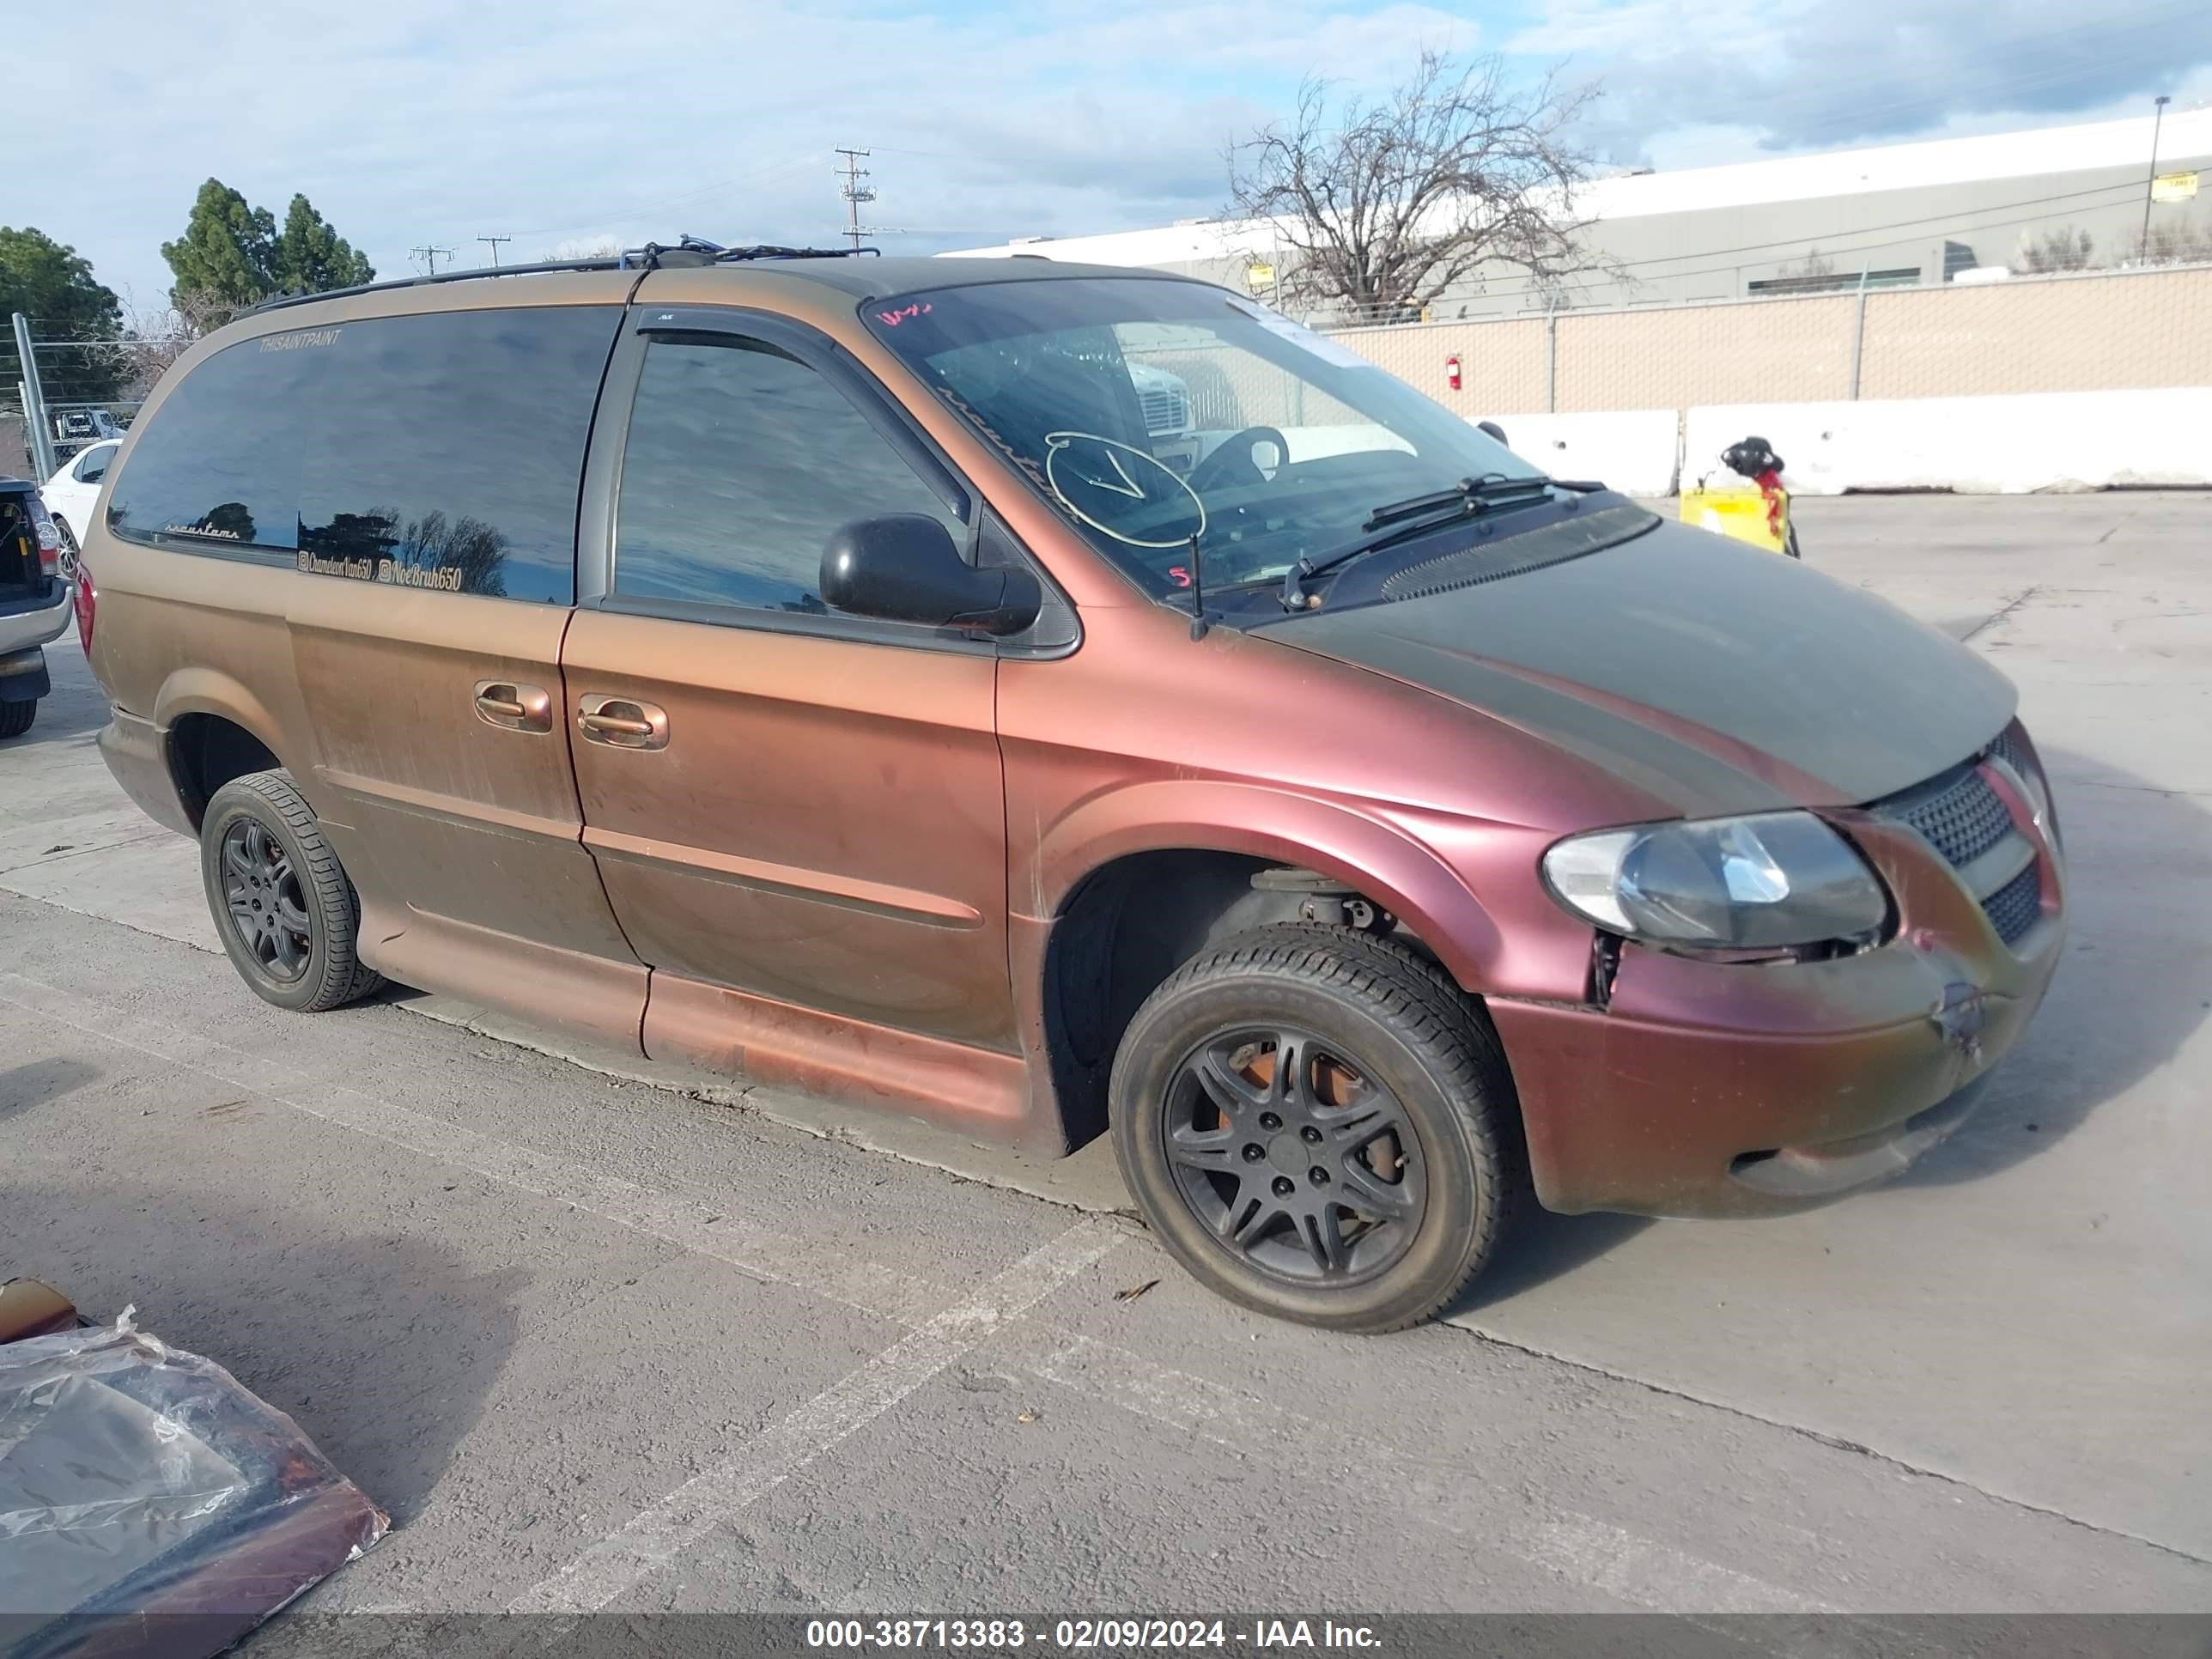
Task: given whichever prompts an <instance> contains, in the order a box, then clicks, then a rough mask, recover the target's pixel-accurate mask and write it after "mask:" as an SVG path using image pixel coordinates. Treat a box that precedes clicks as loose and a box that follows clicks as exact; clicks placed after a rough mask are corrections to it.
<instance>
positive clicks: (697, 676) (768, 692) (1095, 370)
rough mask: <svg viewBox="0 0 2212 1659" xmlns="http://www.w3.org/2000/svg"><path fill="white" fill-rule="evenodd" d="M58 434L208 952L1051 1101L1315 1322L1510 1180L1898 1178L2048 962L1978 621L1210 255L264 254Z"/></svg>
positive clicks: (1417, 1300)
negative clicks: (1709, 506)
mask: <svg viewBox="0 0 2212 1659" xmlns="http://www.w3.org/2000/svg"><path fill="white" fill-rule="evenodd" d="M755 252H759V251H755ZM1162 376H1171V377H1173V380H1174V381H1175V382H1176V383H1179V384H1180V385H1181V386H1182V387H1183V388H1184V396H1185V397H1186V398H1187V400H1188V405H1189V408H1190V410H1191V415H1190V419H1189V422H1188V424H1187V425H1183V423H1180V422H1178V423H1177V424H1178V425H1182V430H1180V431H1176V432H1175V433H1173V434H1171V435H1170V439H1168V440H1162V439H1161V438H1160V437H1159V436H1158V435H1157V434H1156V433H1155V431H1154V429H1153V428H1154V427H1155V426H1156V425H1157V424H1158V422H1150V421H1148V420H1147V418H1146V404H1145V399H1144V397H1143V396H1142V395H1141V388H1142V387H1143V386H1146V385H1148V384H1149V385H1152V386H1160V385H1164V384H1166V382H1165V381H1164V380H1162V379H1161V377H1162ZM105 488H106V494H105V495H104V496H103V498H102V501H103V507H104V511H103V512H102V513H101V514H100V522H99V523H98V524H97V525H96V526H94V527H93V528H92V529H91V531H90V532H89V533H88V535H87V536H86V537H85V538H84V556H85V559H84V562H85V566H86V570H87V578H86V580H87V592H86V595H85V609H86V611H87V616H88V620H89V619H90V618H92V617H96V619H97V620H96V623H95V624H94V625H93V626H92V628H91V642H90V651H91V656H92V663H93V667H94V671H95V672H96V673H97V674H98V676H99V677H100V681H101V683H102V684H104V685H105V686H106V690H107V693H108V696H109V697H110V699H111V701H112V704H113V719H112V724H111V725H110V726H108V727H107V728H106V731H105V732H103V733H102V735H101V738H100V742H101V746H102V748H103V750H105V752H106V756H107V758H108V761H109V763H110V764H111V766H112V768H113V769H114V771H115V774H116V775H117V776H118V778H119V779H120V780H121V781H123V784H124V786H125V788H127V789H128V790H129V791H130V792H131V794H132V795H133V796H134V797H135V798H136V799H137V800H138V801H139V802H140V803H141V804H142V805H143V806H144V807H145V809H146V810H147V811H149V812H150V813H151V814H152V815H153V816H154V817H156V818H158V819H159V820H161V822H163V823H167V824H169V825H172V826H173V827H174V828H176V829H179V830H181V831H183V832H185V834H188V835H191V836H197V838H198V840H199V842H200V845H201V848H202V849H203V851H202V859H203V868H204V873H205V878H206V884H207V891H208V897H209V902H210V906H211V908H212V909H213V912H214V915H215V916H216V921H217V923H218V926H219V927H220V928H221V930H222V936H223V939H224V942H225V944H226V946H227V947H228V951H229V952H230V955H231V957H232V960H233V961H234V963H236V965H237V967H238V969H239V971H240V974H241V975H243V976H244V978H245V979H246V981H247V983H248V984H250V985H251V986H252V987H253V988H254V989H255V990H256V991H258V993H260V994H262V995H263V996H264V997H266V998H268V999H269V1000H271V1001H273V1002H276V1003H278V1004H281V1005H283V1006H287V1007H291V1008H297V1009H301V1010H315V1009H323V1008H329V1007H332V1006H337V1004H339V1003H342V1002H344V1001H346V1000H349V999H351V998H356V997H359V996H361V995H362V994H365V993H366V992H368V990H369V989H371V988H372V987H374V986H375V985H376V984H377V983H378V982H379V980H380V976H381V975H390V976H392V978H394V979H398V980H401V981H406V982H407V983H409V984H412V985H417V986H423V987H434V988H436V989H439V990H442V991H447V992H451V993H454V994H459V995H461V996H464V997H466V998H469V999H471V1000H475V1001H477V1002H479V1003H484V1004H489V1005H491V1006H496V1007H500V1008H504V1009H507V1010H511V1011H513V1012H518V1013H520V1014H524V1015H528V1016H534V1017H535V1018H538V1019H539V1020H541V1021H545V1022H550V1023H553V1024H560V1025H565V1026H569V1027H573V1028H577V1029H580V1030H586V1031H591V1032H595V1033H597V1034H598V1035H599V1036H601V1037H603V1038H605V1039H607V1040H610V1041H611V1042H620V1043H626V1044H629V1045H631V1046H633V1047H638V1048H642V1049H643V1051H644V1052H645V1053H647V1054H651V1055H653V1056H655V1057H660V1056H684V1057H688V1058H690V1059H691V1060H698V1061H703V1062H705V1063H706V1064H708V1065H710V1066H722V1067H726V1068H729V1069H732V1070H737V1071H742V1072H744V1073H747V1074H749V1075H750V1076H753V1077H757V1078H764V1079H784V1080H788V1081H791V1082H795V1083H797V1084H799V1085H802V1086H804V1087H806V1088H809V1089H813V1090H818V1091H831V1092H836V1093H839V1094H843V1095H848V1096H854V1097H860V1098H864V1099H868V1100H872V1101H876V1102H878V1103H882V1104H884V1105H885V1106H888V1107H890V1108H891V1109H896V1110H901V1111H906V1112H910V1113H915V1114H917V1115H923V1116H927V1117H930V1118H934V1119H937V1120H939V1121H944V1122H946V1123H949V1124H952V1125H956V1126H957V1127H960V1128H962V1129H963V1130H965V1131H968V1132H970V1133H977V1134H981V1135H987V1136H997V1137H1000V1138H1003V1139H1011V1140H1018V1141H1021V1142H1024V1143H1025V1144H1027V1145H1029V1146H1033V1147H1044V1148H1048V1149H1064V1148H1066V1147H1068V1146H1073V1145H1075V1144H1078V1143H1079V1142H1081V1141H1083V1140H1085V1139H1088V1138H1090V1137H1091V1136H1092V1135H1095V1134H1097V1133H1101V1132H1102V1131H1109V1130H1110V1133H1112V1135H1113V1137H1114V1142H1115V1149H1116V1152H1118V1154H1119V1157H1120V1159H1121V1168H1122V1170H1123V1172H1124V1174H1125V1175H1126V1176H1127V1181H1128V1183H1129V1186H1130V1188H1131V1190H1132V1192H1133V1194H1135V1196H1136V1199H1137V1200H1138V1202H1139V1204H1140V1205H1141V1206H1143V1208H1144V1211H1145V1213H1146V1216H1147V1217H1149V1218H1150V1219H1151V1221H1152V1225H1153V1226H1154V1227H1155V1228H1156V1230H1157V1231H1158V1234H1159V1237H1161V1238H1162V1239H1163V1240H1164V1243H1166V1244H1167V1245H1168V1247H1169V1248H1170V1249H1172V1250H1173V1251H1174V1252H1175V1253H1176V1255H1178V1256H1179V1257H1180V1258H1181V1259H1182V1261H1184V1262H1185V1263H1186V1264H1187V1265H1188V1267H1190V1269H1191V1270H1192V1271H1193V1272H1194V1273H1196V1274H1198V1275H1199V1276H1200V1278H1202V1279H1204V1280H1205V1281H1206V1283H1208V1284H1209V1285H1212V1286H1214V1287H1215V1288H1216V1289H1218V1290H1219V1291H1222V1292H1223V1293H1224V1294H1225V1295H1228V1296H1231V1297H1235V1298H1237V1300H1239V1301H1242V1302H1243V1303H1246V1304H1249V1305H1251V1306H1254V1307H1257V1308H1261V1309H1265V1310H1268V1311H1271V1312H1273V1313H1278V1314H1281V1315H1285V1316H1290V1317H1293V1318H1298V1319H1304V1320H1308V1321H1311V1322H1315V1323H1317V1324H1323V1325H1329V1326H1334V1327H1337V1328H1344V1329H1352V1330H1383V1329H1389V1328H1395V1327H1399V1326H1402V1325H1406V1324H1408V1323H1411V1322H1415V1321H1418V1320H1420V1319H1422V1318H1425V1317H1426V1316H1430V1315H1431V1314H1432V1313H1434V1312H1435V1311H1436V1310H1438V1309H1439V1308H1440V1307H1442V1306H1443V1305H1444V1304H1446V1303H1448V1302H1449V1301H1450V1300H1451V1299H1452V1298H1453V1297H1455V1295H1457V1294H1458V1293H1459V1291H1460V1290H1461V1288H1462V1286H1463V1285H1466V1284H1467V1282H1468V1280H1469V1279H1471V1278H1472V1277H1473V1276H1474V1273H1476V1272H1477V1270H1478V1269H1479V1268H1480V1267H1481V1266H1482V1264H1483V1263H1484V1262H1485V1261H1486V1260H1487V1259H1488V1258H1489V1257H1490V1255H1492V1249H1493V1247H1494V1245H1495V1244H1496V1243H1497V1241H1498V1238H1499V1237H1500V1236H1501V1231H1502V1230H1503V1228H1504V1225H1505V1224H1506V1221H1507V1218H1508V1217H1509V1215H1510V1212H1511V1209H1512V1207H1513V1205H1514V1204H1515V1202H1516V1200H1517V1198H1518V1196H1519V1195H1520V1194H1522V1193H1523V1192H1524V1191H1533V1194H1534V1198H1535V1199H1536V1200H1539V1201H1541V1203H1543V1204H1545V1205H1547V1206H1550V1207H1551V1208H1553V1209H1556V1210H1564V1211H1579V1210H1590V1209H1619V1210H1630V1211H1637V1212H1648V1213H1656V1214H1701V1215H1710V1214H1718V1213H1731V1212H1759V1211H1769V1210H1774V1209H1778V1208H1784V1207H1787V1206H1791V1205H1798V1204H1803V1203H1806V1202H1809V1201H1813V1200H1819V1199H1822V1198H1826V1197H1828V1196H1830V1195H1832V1194H1837V1193H1840V1192H1843V1191H1846V1190H1848V1189H1850V1188H1853V1187H1856V1186H1858V1185H1862V1184H1863V1183H1865V1182H1869V1181H1872V1180H1875V1179H1877V1178H1879V1177H1881V1176H1887V1175H1889V1174H1891V1173H1893V1172H1894V1171H1895V1170H1899V1169H1900V1168H1902V1167H1903V1166H1904V1165H1905V1164H1906V1163H1908V1162H1909V1161H1910V1160H1911V1158H1913V1157H1914V1156H1915V1155H1916V1154H1917V1152H1920V1151H1921V1150H1922V1149H1923V1148H1924V1147H1926V1146H1929V1145H1930V1144H1932V1143H1933V1142H1934V1141H1935V1140H1936V1139H1938V1138H1940V1137H1941V1136H1942V1134H1943V1133H1945V1132H1946V1131H1947V1130H1948V1129H1949V1128H1950V1127H1952V1126H1953V1125H1954V1124H1955V1123H1956V1122H1957V1121H1959V1120H1960V1117H1961V1116H1962V1115H1963V1114H1964V1113H1965V1112H1966V1109H1967V1108H1968V1106H1969V1104H1970V1103H1971V1101H1972V1087H1973V1085H1974V1084H1975V1083H1976V1082H1977V1081H1978V1079H1979V1078H1980V1077H1981V1076H1982V1075H1983V1074H1984V1073H1985V1072H1986V1071H1987V1070H1988V1069H1989V1067H1990V1066H1991V1065H1992V1064H1994V1063H1995V1062H1996V1060H1997V1058H1998V1057H1999V1056H2000V1055H2002V1054H2003V1053H2004V1052H2005V1050H2006V1049H2007V1048H2009V1047H2010V1046H2011V1045H2012V1043H2013V1042H2014V1041H2015V1038H2016V1037H2017V1036H2019V1034H2020V1032H2021V1029H2022V1027H2023V1026H2024V1025H2025V1024H2026V1023H2027V1019H2028V1018H2029V1016H2030V1014H2031V1013H2032V1012H2033V1010H2034V1008H2035V1006H2036V1005H2037V1003H2038V1001H2039V1000H2040V998H2041V996H2042V994H2043V991H2044V987H2045V983H2046V982H2047V981H2048V980H2049V978H2050V976H2051V969H2052V967H2053V965H2054V964H2055V963H2056V962H2057V958H2058V954H2059V950H2060V934H2061V932H2062V922H2061V908H2062V900H2063V890H2064V884H2063V869H2062V864H2061V860H2060V857H2059V852H2058V842H2057V829H2056V826H2055V823H2054V822H2053V819H2052V817H2051V802H2050V798H2049V794H2048V792H2047V789H2046V787H2045V782H2044V778H2043V774H2042V770H2041V769H2040V767H2039V764H2038V763H2037V760H2036V756H2035V752H2034V749H2033V745H2032V744H2030V743H2029V741H2028V739H2027V734H2026V733H2025V732H2023V731H2022V730H2021V727H2020V726H2019V725H2018V724H2017V723H2016V721H2015V719H2014V704H2015V698H2014V693H2013V690H2012V688H2011V686H2010V685H2009V684H2008V683H2007V682H2006V681H2005V680H2004V679H2003V678H2002V677H2001V676H2000V675H1999V674H1997V673H1996V671H1994V670H1993V669H1991V668H1990V667H1989V666H1988V665H1985V664H1984V662H1983V661H1982V660H1981V659H1978V657H1976V656H1974V655H1973V654H1972V653H1970V652H1968V651H1966V650H1965V649H1963V648H1962V647H1960V646H1958V645H1956V644H1954V642H1953V641H1950V640H1949V639H1948V638H1946V637H1944V636H1943V635H1941V634H1940V633H1937V632H1936V631H1935V630H1933V629H1928V628H1925V627H1923V626H1922V625H1920V624H1919V623H1915V622H1913V621H1911V620H1910V619H1908V618H1907V617H1905V616H1903V615H1901V614H1900V613H1899V612H1898V611H1895V610H1893V609H1892V608H1891V607H1890V606H1889V605H1886V604H1884V603H1883V602H1882V601H1881V600H1880V599H1875V598H1874V597H1872V596H1870V595H1869V594H1867V593H1864V592H1861V591H1859V590H1857V588H1854V587H1851V586H1846V585H1844V584H1841V583H1838V582H1835V581H1832V580H1829V579H1828V578H1826V577H1825V576H1823V575H1821V574H1818V573H1816V572H1814V571H1811V570H1808V569H1806V568H1803V567H1802V566H1800V565H1798V564H1796V563H1795V562H1791V561H1787V560H1782V559H1777V558H1773V557H1771V556H1767V555H1765V554H1762V553H1760V552H1758V551H1756V550H1752V549H1749V548H1747V547H1743V546H1741V545H1740V544H1735V543H1732V542H1729V541H1727V540H1725V539H1723V538H1720V537H1717V536H1713V535H1711V534H1708V533H1705V532H1700V531H1698V530H1695V529H1691V528H1686V527H1684V526H1680V525H1675V524H1668V523H1664V522H1662V520H1660V519H1659V518H1658V517H1657V516H1656V515H1655V514H1653V513H1650V512H1649V511H1647V510H1646V509H1645V508H1644V507H1640V506H1638V505H1637V504H1636V503H1634V502H1633V501H1628V500H1626V499H1625V498H1623V497H1621V496H1620V495H1615V494H1613V493H1611V492H1608V491H1606V490H1604V489H1600V488H1598V487H1596V486H1594V485H1586V484H1571V483H1560V482H1558V481H1554V480H1552V479H1548V478H1546V477H1542V476H1541V475H1540V474H1538V473H1537V472H1535V471H1534V470H1533V469H1531V468H1530V467H1529V466H1528V465H1527V464H1526V463H1525V462H1523V461H1522V460H1521V459H1519V458H1517V457H1516V456H1515V455H1514V454H1512V453H1510V452H1509V451H1508V450H1506V449H1505V448H1504V447H1503V446H1502V445H1500V444H1498V443H1497V442H1495V441H1492V439H1490V438H1489V437H1487V436H1486V435H1484V434H1482V433H1481V432H1480V431H1478V430H1477V429H1476V428H1474V426H1472V425H1470V424H1469V423H1468V422H1466V421H1463V420H1461V419H1459V418H1457V417H1456V416H1453V415H1451V414H1449V412H1447V411H1446V410H1443V409H1441V408H1439V407H1437V405H1436V404H1432V403H1431V402H1429V401H1428V400H1427V399H1426V398H1423V397H1421V396H1420V395H1419V393H1417V392H1413V390H1411V389H1410V388H1409V387H1407V386H1405V385H1403V384H1401V382H1399V381H1397V380H1393V379H1391V378H1390V377H1389V376H1388V375H1387V374H1384V373H1383V371H1382V370H1380V369H1379V368H1375V367H1374V366H1373V365H1371V364H1370V363H1368V362H1365V361H1364V360H1363V359H1361V358H1359V357H1358V356H1353V355H1352V354H1351V353H1349V352H1348V351H1346V350H1345V349H1343V348H1342V347H1340V345H1338V344H1336V343H1333V342H1331V341H1329V340H1328V339H1325V338H1322V337H1317V336H1315V335H1313V334H1310V333H1308V332H1307V331H1304V329H1301V328H1298V327H1297V326H1295V325H1292V324H1291V323H1289V322H1287V321H1285V319H1283V318H1281V317H1279V316H1278V315H1276V314H1275V313H1273V312H1270V311H1267V310H1266V309H1264V308H1262V307H1259V306H1256V305H1254V304H1253V303H1252V302H1251V301H1249V300H1246V299H1244V298H1243V297H1241V296H1239V295H1234V294H1231V293H1229V292H1226V291H1225V290H1223V289H1218V288H1214V287H1211V286H1208V285H1206V284H1203V283H1194V282H1189V281H1186V280H1183V279H1181V278H1176V277H1171V276H1160V275H1151V274H1144V273H1135V272H1131V271H1127V270H1105V269H1093V268H1086V267H1082V266H1074V265H1063V264H1052V263H1048V262H1045V261H1041V260H1040V261H1029V260H1006V261H966V262H963V261H951V260H907V259H881V260H869V259H861V258H828V257H823V258H757V257H755V258H710V259H708V260H706V261H704V262H698V261H694V262H692V263H690V264H686V265H685V266H684V267H682V268H672V267H671V265H670V264H667V263H666V262H665V261H661V260H659V259H658V258H655V257H653V256H652V255H651V254H648V256H647V257H646V258H644V259H642V260H641V261H634V262H625V263H623V264H608V265H606V266H604V267H599V268H578V269H566V270H525V271H521V272H517V273H512V274H507V275H503V276H489V275H487V276H484V277H483V278H482V279H471V280H469V281H465V282H453V281H447V282H441V283H416V284H403V285H393V286H390V287H386V288H382V289H370V290H364V291H361V292H356V293H354V294H350V295H340V296H336V297H325V298H320V299H317V300H314V301H310V302H305V303H294V302H286V303H283V304H281V305H279V306H276V307H269V308H264V309H263V310H261V311H259V312H258V313H254V314H252V315H251V316H249V317H247V318H246V319H243V320H241V321H240V322H238V323H235V324H234V325H231V326H230V327H228V328H227V329H225V330H223V331H222V332H221V333H219V334H216V335H215V336H213V337H210V338H209V339H207V340H205V341H203V342H202V343H199V344H198V345H197V346H196V347H195V348H194V349H192V351H191V353H190V354H189V355H188V356H186V357H185V359H184V360H183V361H182V362H179V365H178V366H177V367H176V368H175V369H173V371H172V372H171V374H169V376H168V377H167V380H165V381H164V382H163V384H162V386H161V389H160V391H159V392H158V393H157V395H156V396H155V399H154V400H153V402H152V403H151V404H149V407H148V408H147V410H146V412H145V414H144V415H143V417H142V418H141V419H140V420H139V421H138V422H137V424H136V426H135V428H134V429H133V431H132V433H131V436H130V438H129V439H128V440H127V441H126V442H125V446H124V447H123V450H122V453H121V455H120V458H119V459H118V462H117V463H116V465H115V466H114V467H113V469H112V471H111V473H110V476H109V478H108V481H107V483H106V486H105Z"/></svg>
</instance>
